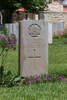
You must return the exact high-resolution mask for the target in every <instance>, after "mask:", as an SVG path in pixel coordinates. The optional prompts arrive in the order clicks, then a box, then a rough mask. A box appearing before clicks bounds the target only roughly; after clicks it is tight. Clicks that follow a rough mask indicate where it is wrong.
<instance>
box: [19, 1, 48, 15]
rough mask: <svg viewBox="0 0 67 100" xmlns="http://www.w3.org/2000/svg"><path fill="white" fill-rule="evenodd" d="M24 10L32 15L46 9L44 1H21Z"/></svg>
mask: <svg viewBox="0 0 67 100" xmlns="http://www.w3.org/2000/svg"><path fill="white" fill-rule="evenodd" d="M21 3H22V5H23V7H24V8H26V9H28V10H29V11H31V12H33V13H38V11H40V10H44V8H45V7H47V2H46V0H21Z"/></svg>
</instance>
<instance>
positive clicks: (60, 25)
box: [52, 21, 64, 34]
mask: <svg viewBox="0 0 67 100" xmlns="http://www.w3.org/2000/svg"><path fill="white" fill-rule="evenodd" d="M52 30H53V33H54V32H56V33H57V34H60V32H63V31H64V22H63V21H58V22H53V25H52Z"/></svg>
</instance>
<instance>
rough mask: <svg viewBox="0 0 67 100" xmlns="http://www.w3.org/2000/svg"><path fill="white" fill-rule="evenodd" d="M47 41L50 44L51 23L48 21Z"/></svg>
mask: <svg viewBox="0 0 67 100" xmlns="http://www.w3.org/2000/svg"><path fill="white" fill-rule="evenodd" d="M48 43H49V44H52V23H50V22H48Z"/></svg>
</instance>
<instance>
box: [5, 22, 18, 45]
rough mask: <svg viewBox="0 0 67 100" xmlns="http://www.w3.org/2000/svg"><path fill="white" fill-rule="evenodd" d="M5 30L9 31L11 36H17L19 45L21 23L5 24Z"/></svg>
mask: <svg viewBox="0 0 67 100" xmlns="http://www.w3.org/2000/svg"><path fill="white" fill-rule="evenodd" d="M5 28H6V29H7V32H8V34H9V35H11V34H15V35H16V39H17V43H18V39H19V23H12V24H5Z"/></svg>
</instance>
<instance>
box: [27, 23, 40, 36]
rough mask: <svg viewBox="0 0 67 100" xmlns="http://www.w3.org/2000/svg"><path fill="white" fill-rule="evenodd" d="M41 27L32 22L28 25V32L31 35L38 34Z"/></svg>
mask: <svg viewBox="0 0 67 100" xmlns="http://www.w3.org/2000/svg"><path fill="white" fill-rule="evenodd" d="M40 31H41V27H40V26H39V25H38V24H32V25H30V26H29V27H28V34H29V35H30V36H31V37H38V36H40Z"/></svg>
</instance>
